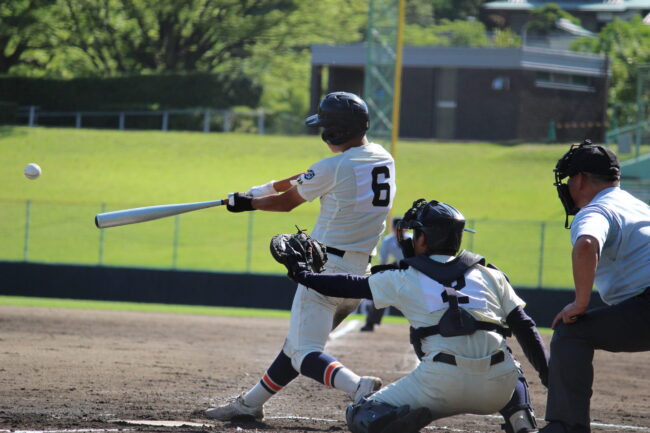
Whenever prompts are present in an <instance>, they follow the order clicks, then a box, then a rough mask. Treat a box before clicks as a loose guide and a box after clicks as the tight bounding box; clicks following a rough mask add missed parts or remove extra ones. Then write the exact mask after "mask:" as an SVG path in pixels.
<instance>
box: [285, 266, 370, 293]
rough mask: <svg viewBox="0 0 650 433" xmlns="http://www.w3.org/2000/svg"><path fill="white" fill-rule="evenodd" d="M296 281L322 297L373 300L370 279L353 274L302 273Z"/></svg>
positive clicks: (296, 276) (297, 275) (298, 274)
mask: <svg viewBox="0 0 650 433" xmlns="http://www.w3.org/2000/svg"><path fill="white" fill-rule="evenodd" d="M295 280H296V281H297V282H299V283H300V284H302V285H303V286H305V287H309V288H310V289H313V290H316V291H317V292H318V293H320V294H321V295H325V296H332V297H334V298H354V299H372V292H371V291H370V284H368V277H367V276H361V275H351V274H314V273H312V272H307V271H300V272H298V273H297V274H296V275H295Z"/></svg>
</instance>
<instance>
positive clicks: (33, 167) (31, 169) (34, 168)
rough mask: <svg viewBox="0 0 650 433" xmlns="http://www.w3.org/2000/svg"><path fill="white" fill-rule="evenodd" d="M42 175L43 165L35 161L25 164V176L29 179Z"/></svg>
mask: <svg viewBox="0 0 650 433" xmlns="http://www.w3.org/2000/svg"><path fill="white" fill-rule="evenodd" d="M40 175H41V167H40V166H39V165H38V164H36V163H34V162H30V163H29V164H27V165H26V166H25V177H26V178H27V179H32V180H33V179H36V178H37V177H39V176H40Z"/></svg>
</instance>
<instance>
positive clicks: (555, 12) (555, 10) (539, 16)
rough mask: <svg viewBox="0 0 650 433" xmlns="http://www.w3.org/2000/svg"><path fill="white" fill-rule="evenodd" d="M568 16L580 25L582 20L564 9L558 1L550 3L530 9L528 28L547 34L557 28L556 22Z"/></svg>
mask: <svg viewBox="0 0 650 433" xmlns="http://www.w3.org/2000/svg"><path fill="white" fill-rule="evenodd" d="M560 18H566V19H568V20H569V21H571V22H572V23H573V24H576V25H580V20H579V19H578V18H576V17H574V16H573V15H571V14H570V13H569V12H567V11H565V10H564V9H562V8H561V7H560V6H558V5H557V4H556V3H548V4H546V5H544V6H541V7H538V8H535V9H533V10H531V11H530V18H529V20H528V23H529V24H528V29H529V30H530V31H533V32H537V33H539V34H546V33H548V32H549V31H551V30H553V29H555V28H556V26H555V23H556V22H557V20H559V19H560Z"/></svg>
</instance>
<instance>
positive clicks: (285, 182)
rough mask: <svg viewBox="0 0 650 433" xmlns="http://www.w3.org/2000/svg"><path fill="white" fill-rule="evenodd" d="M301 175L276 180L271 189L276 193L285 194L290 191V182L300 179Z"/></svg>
mask: <svg viewBox="0 0 650 433" xmlns="http://www.w3.org/2000/svg"><path fill="white" fill-rule="evenodd" d="M301 174H302V173H298V174H294V175H293V176H291V177H288V178H286V179H282V180H278V181H276V182H273V189H275V190H276V191H277V192H285V191H288V190H290V189H291V187H292V186H293V184H292V183H291V181H292V180H296V179H298V178H299V177H300V175H301Z"/></svg>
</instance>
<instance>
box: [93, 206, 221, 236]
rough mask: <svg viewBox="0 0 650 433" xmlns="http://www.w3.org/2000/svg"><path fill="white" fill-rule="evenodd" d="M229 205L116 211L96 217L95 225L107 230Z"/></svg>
mask: <svg viewBox="0 0 650 433" xmlns="http://www.w3.org/2000/svg"><path fill="white" fill-rule="evenodd" d="M227 203H228V200H227V199H226V200H214V201H200V202H196V203H178V204H164V205H160V206H147V207H137V208H133V209H123V210H116V211H114V212H105V213H100V214H97V215H95V225H96V226H97V228H99V229H105V228H107V227H116V226H123V225H127V224H136V223H142V222H145V221H151V220H156V219H159V218H165V217H168V216H172V215H178V214H182V213H185V212H191V211H195V210H199V209H205V208H208V207H214V206H221V205H224V204H227Z"/></svg>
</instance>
